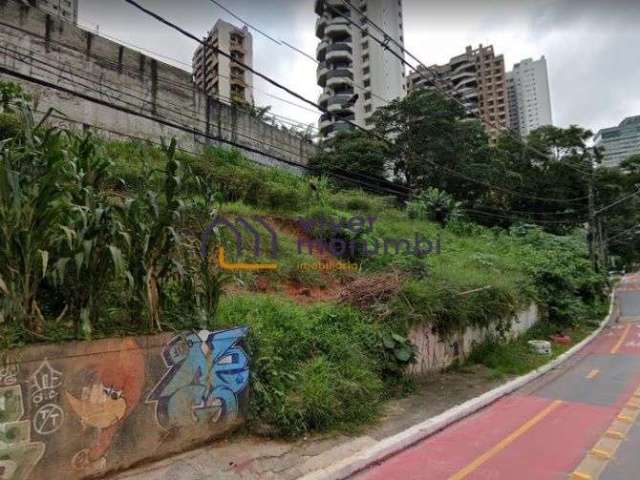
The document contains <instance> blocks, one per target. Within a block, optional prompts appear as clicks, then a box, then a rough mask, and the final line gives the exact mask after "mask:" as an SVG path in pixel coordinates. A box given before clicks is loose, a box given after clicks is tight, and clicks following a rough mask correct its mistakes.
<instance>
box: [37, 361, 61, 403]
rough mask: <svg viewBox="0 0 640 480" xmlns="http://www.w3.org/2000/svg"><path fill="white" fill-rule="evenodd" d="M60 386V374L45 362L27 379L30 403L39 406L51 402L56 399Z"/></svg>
mask: <svg viewBox="0 0 640 480" xmlns="http://www.w3.org/2000/svg"><path fill="white" fill-rule="evenodd" d="M61 385H62V373H60V372H58V371H57V370H56V369H54V368H53V367H52V366H51V364H50V363H49V362H48V361H47V360H45V361H44V362H42V364H41V365H40V367H38V369H37V370H36V371H35V372H34V373H33V375H31V378H30V379H29V392H30V394H31V402H32V403H33V404H34V405H39V404H41V403H43V402H51V401H53V400H55V399H56V398H58V392H57V389H58V388H59V387H60V386H61Z"/></svg>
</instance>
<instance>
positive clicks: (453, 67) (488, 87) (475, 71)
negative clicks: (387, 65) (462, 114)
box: [407, 45, 510, 137]
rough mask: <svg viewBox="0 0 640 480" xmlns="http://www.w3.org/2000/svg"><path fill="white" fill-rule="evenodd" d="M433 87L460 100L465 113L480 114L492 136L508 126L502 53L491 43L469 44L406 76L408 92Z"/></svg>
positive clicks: (507, 106) (505, 80) (507, 104)
mask: <svg viewBox="0 0 640 480" xmlns="http://www.w3.org/2000/svg"><path fill="white" fill-rule="evenodd" d="M434 87H437V88H438V89H440V90H443V91H445V92H446V93H447V94H449V95H451V96H452V97H454V98H456V99H457V100H458V101H460V102H462V103H463V104H464V107H465V109H466V110H467V112H468V113H469V115H474V116H480V117H481V118H482V119H483V120H484V121H485V125H487V130H488V133H489V134H490V135H491V136H492V137H495V136H496V134H497V132H498V131H499V130H502V129H506V128H508V127H509V126H510V120H509V103H508V98H507V79H506V73H505V64H504V56H503V55H496V54H495V52H494V50H493V46H491V45H489V46H487V47H484V46H482V45H480V46H479V47H478V48H477V49H473V48H472V47H470V46H469V47H467V48H466V50H465V52H464V53H463V54H461V55H457V56H455V57H453V58H452V59H451V60H449V63H447V64H444V65H433V66H431V67H428V68H422V69H420V71H419V72H414V73H412V74H411V75H409V77H408V79H407V88H408V90H409V91H414V90H416V89H421V88H434Z"/></svg>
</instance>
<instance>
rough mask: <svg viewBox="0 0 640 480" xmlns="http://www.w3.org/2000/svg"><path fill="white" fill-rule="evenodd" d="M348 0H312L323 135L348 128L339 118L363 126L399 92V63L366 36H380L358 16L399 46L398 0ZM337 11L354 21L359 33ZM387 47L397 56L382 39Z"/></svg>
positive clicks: (401, 80)
mask: <svg viewBox="0 0 640 480" xmlns="http://www.w3.org/2000/svg"><path fill="white" fill-rule="evenodd" d="M352 3H353V5H354V7H355V9H354V8H351V7H350V6H348V5H347V4H345V3H344V2H342V1H340V0H324V1H321V0H316V2H315V11H316V13H317V14H318V19H317V21H316V36H317V37H318V39H319V40H320V43H319V44H318V48H317V50H316V57H317V59H318V61H319V62H320V63H319V65H318V70H317V78H318V85H319V86H320V87H322V89H323V91H322V94H321V95H320V98H319V100H318V102H319V103H320V105H321V106H322V107H323V108H325V109H326V110H328V111H329V113H325V114H323V115H322V116H321V117H320V122H319V127H320V133H321V135H322V136H323V137H330V136H333V135H335V134H336V133H338V132H340V131H344V130H350V129H352V128H353V126H352V125H350V124H348V123H346V122H345V120H347V121H352V122H354V123H356V124H358V125H360V126H362V127H367V126H369V125H370V124H371V120H370V118H371V115H372V114H373V112H375V110H376V109H378V108H380V107H381V106H384V105H386V104H387V103H388V102H390V101H391V100H394V99H396V98H399V97H402V96H404V94H405V86H404V84H405V82H404V66H403V65H402V62H401V61H400V59H398V58H397V57H395V56H394V55H393V54H392V53H391V52H389V51H386V50H385V49H384V48H383V47H382V46H381V45H380V44H379V43H378V42H376V41H375V40H374V39H373V38H371V37H372V36H373V37H375V38H377V39H381V40H382V39H383V37H384V36H383V34H382V33H380V32H379V31H378V30H377V29H375V28H374V27H373V26H371V25H370V24H369V22H367V21H366V20H365V19H364V16H366V17H367V18H368V19H369V20H371V22H374V23H375V24H376V25H378V26H380V27H381V28H382V29H384V31H385V32H386V33H387V34H388V35H389V37H390V38H392V39H394V40H396V41H397V42H399V43H400V44H402V43H403V42H404V37H403V33H402V32H403V25H402V22H403V18H402V0H352ZM356 9H357V10H356ZM358 10H359V11H360V12H361V13H360V12H358ZM341 15H343V16H345V17H348V18H349V19H350V20H351V21H353V22H357V23H358V25H361V26H362V27H363V30H364V31H362V30H360V29H359V28H357V27H356V26H354V25H352V24H351V23H350V21H349V20H347V19H346V18H343V17H342V16H341ZM388 48H389V49H393V50H394V51H395V52H396V53H398V54H402V51H401V49H400V48H399V47H398V46H397V45H394V44H393V42H389V43H388ZM355 95H357V98H356V97H355Z"/></svg>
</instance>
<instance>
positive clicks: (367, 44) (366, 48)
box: [362, 41, 369, 50]
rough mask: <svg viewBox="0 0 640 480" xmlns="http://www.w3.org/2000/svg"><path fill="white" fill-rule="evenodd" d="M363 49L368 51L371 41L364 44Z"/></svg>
mask: <svg viewBox="0 0 640 480" xmlns="http://www.w3.org/2000/svg"><path fill="white" fill-rule="evenodd" d="M362 49H363V50H368V49H369V41H366V42H362Z"/></svg>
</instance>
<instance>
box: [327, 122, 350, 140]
mask: <svg viewBox="0 0 640 480" xmlns="http://www.w3.org/2000/svg"><path fill="white" fill-rule="evenodd" d="M352 129H353V125H351V124H349V123H347V122H343V121H337V122H334V123H333V124H332V125H329V126H328V127H327V128H325V129H324V132H323V133H324V134H325V135H326V136H327V137H329V138H331V137H335V136H336V135H338V134H339V133H340V132H349V131H351V130H352Z"/></svg>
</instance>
